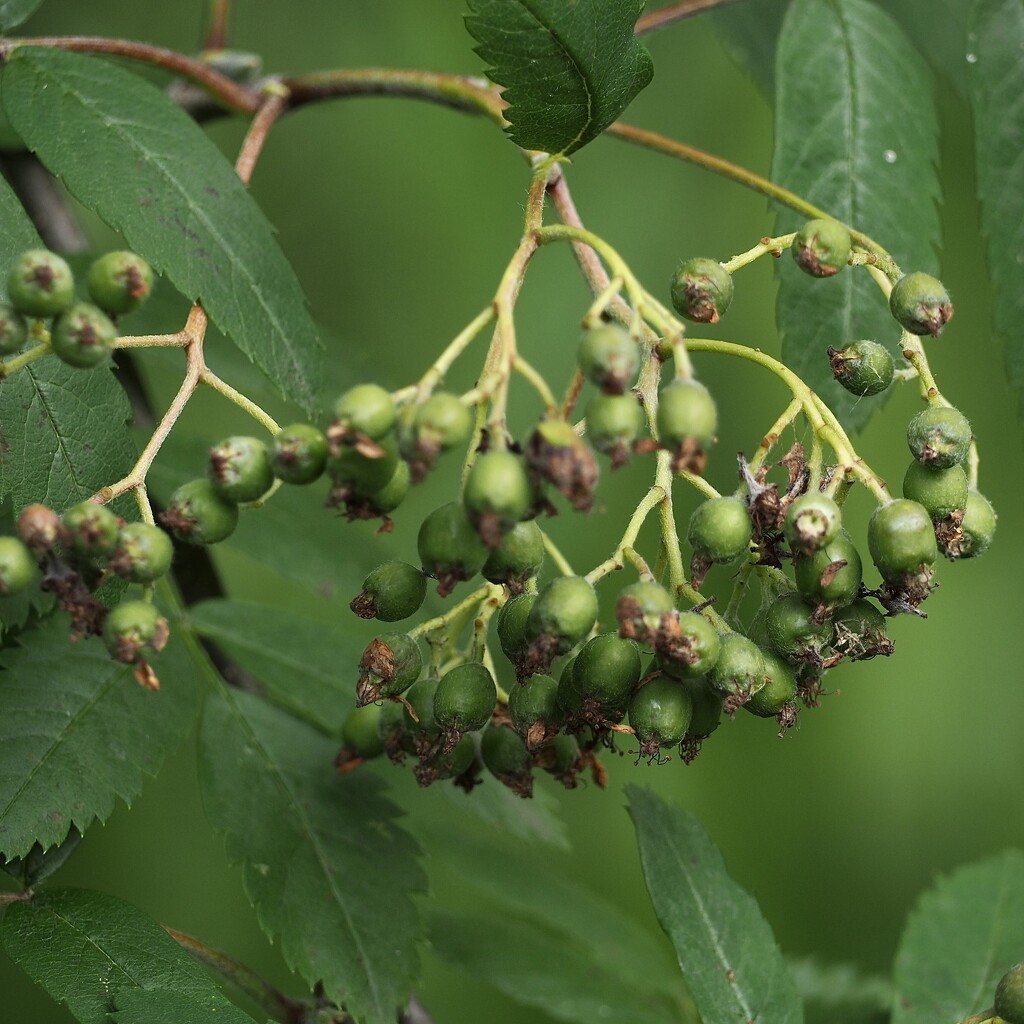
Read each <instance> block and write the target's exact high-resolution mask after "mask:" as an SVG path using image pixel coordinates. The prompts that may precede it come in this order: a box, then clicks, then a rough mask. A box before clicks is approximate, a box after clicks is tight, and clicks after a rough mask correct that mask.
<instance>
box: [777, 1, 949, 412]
mask: <svg viewBox="0 0 1024 1024" xmlns="http://www.w3.org/2000/svg"><path fill="white" fill-rule="evenodd" d="M937 157H938V123H937V120H936V116H935V108H934V101H933V97H932V94H931V88H930V78H929V74H928V71H927V68H926V67H925V65H924V62H923V61H922V60H921V58H920V57H919V56H918V54H917V51H916V50H915V49H914V48H913V46H912V45H911V44H910V43H909V41H908V40H907V39H906V37H905V36H904V35H903V33H902V31H901V30H900V28H899V26H898V25H896V23H895V22H894V21H893V20H892V19H891V18H890V17H889V16H888V15H887V14H885V13H884V12H883V11H881V10H880V9H879V8H878V7H876V6H875V5H874V4H871V3H868V2H866V0H795V2H794V3H793V4H792V6H791V7H790V9H789V11H788V13H787V15H786V20H785V23H784V25H783V30H782V35H781V37H780V39H779V49H778V58H777V61H776V110H775V154H774V158H773V162H772V175H771V176H772V179H773V180H774V181H777V182H778V183H779V184H780V185H784V186H785V187H786V188H788V189H790V190H791V191H793V192H796V193H797V194H798V195H801V196H803V197H804V198H806V199H808V200H810V201H811V202H812V203H814V204H815V205H816V206H818V207H820V208H821V209H823V210H826V211H828V213H829V214H830V215H831V216H833V217H835V218H837V219H838V220H841V221H843V222H844V223H847V224H850V225H852V226H853V227H855V228H857V229H858V230H860V231H863V232H865V233H866V234H868V235H870V236H872V237H873V238H875V239H877V240H878V241H879V243H880V244H882V245H884V246H885V247H886V248H887V249H888V250H889V251H890V252H891V253H892V255H893V256H894V258H895V259H896V261H897V262H898V263H899V264H900V265H901V267H902V268H903V269H904V271H906V272H910V271H914V270H924V271H928V272H931V273H934V272H935V269H936V261H935V252H934V247H935V246H936V245H937V243H938V241H939V218H938V211H937V208H936V199H937V197H938V193H939V186H938V179H937V176H936V173H935V162H936V159H937ZM800 223H801V218H800V217H799V216H798V215H797V214H794V213H792V212H789V211H782V212H780V214H779V217H778V220H777V222H776V228H777V231H778V233H780V234H781V233H784V232H787V231H793V230H795V229H796V228H797V227H798V226H799V225H800ZM778 268H779V277H780V288H779V296H778V305H777V308H776V317H777V321H778V326H779V331H780V333H781V335H782V355H783V359H784V361H785V362H786V363H787V364H788V365H789V366H790V367H792V369H793V370H795V371H796V372H797V373H798V374H799V375H800V376H801V377H803V378H804V380H805V381H807V383H808V384H810V386H811V387H812V388H814V389H815V390H816V391H817V392H818V393H819V394H821V396H822V397H823V398H824V399H825V400H826V402H827V403H828V404H829V405H830V406H831V407H832V409H833V410H835V412H836V413H837V414H838V415H839V416H840V418H841V419H843V420H844V421H845V422H846V423H847V424H849V425H851V426H853V427H859V426H862V425H863V424H864V423H866V422H867V420H868V419H869V418H870V416H871V415H872V413H873V412H874V411H876V410H877V409H878V408H879V407H880V402H879V399H878V398H874V399H856V398H854V396H852V395H850V394H848V393H847V392H846V391H844V390H843V389H842V388H841V387H840V386H839V385H838V384H837V383H836V382H835V380H833V378H832V374H831V371H830V369H829V365H828V358H827V355H826V351H827V349H828V347H829V346H830V345H831V346H833V347H835V348H842V347H843V346H844V345H846V344H848V343H850V342H852V341H856V340H858V339H861V338H871V339H873V340H875V341H879V342H882V343H884V344H886V345H888V346H890V348H892V350H893V352H894V353H896V352H897V351H898V348H897V346H898V344H899V340H900V331H899V328H898V326H897V325H896V323H895V321H894V320H893V319H892V317H891V316H890V315H889V311H888V305H887V303H886V301H885V299H884V297H883V296H882V293H881V291H880V290H879V288H878V286H877V285H876V284H875V283H874V281H873V280H872V278H871V277H870V275H869V274H868V273H867V272H866V271H865V270H863V269H862V268H848V269H845V270H842V271H840V273H839V274H837V275H836V276H835V277H833V278H827V279H824V280H815V279H812V278H810V277H808V276H807V275H805V274H803V273H802V272H801V271H800V270H799V269H798V268H797V266H796V264H795V263H794V262H793V260H791V259H789V258H788V257H785V258H783V259H781V260H779V261H778Z"/></svg>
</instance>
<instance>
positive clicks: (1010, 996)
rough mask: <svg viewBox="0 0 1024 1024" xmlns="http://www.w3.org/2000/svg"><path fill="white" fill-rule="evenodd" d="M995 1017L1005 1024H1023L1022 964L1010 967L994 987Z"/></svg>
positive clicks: (1023, 983) (1023, 979)
mask: <svg viewBox="0 0 1024 1024" xmlns="http://www.w3.org/2000/svg"><path fill="white" fill-rule="evenodd" d="M994 1005H995V1010H996V1016H997V1017H1002V1019H1003V1020H1004V1021H1005V1022H1006V1024H1024V963H1019V964H1017V966H1016V967H1011V968H1010V969H1009V970H1008V971H1007V972H1006V973H1005V974H1004V975H1003V976H1002V977H1001V978H1000V979H999V984H998V986H997V987H996V998H995V1004H994Z"/></svg>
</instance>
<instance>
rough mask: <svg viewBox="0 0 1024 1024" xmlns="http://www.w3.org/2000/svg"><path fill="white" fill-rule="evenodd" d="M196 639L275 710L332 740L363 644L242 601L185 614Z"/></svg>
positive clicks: (207, 604) (348, 703) (346, 633)
mask: <svg viewBox="0 0 1024 1024" xmlns="http://www.w3.org/2000/svg"><path fill="white" fill-rule="evenodd" d="M188 618H189V622H190V623H191V625H192V628H193V629H195V631H196V632H197V633H199V634H200V636H204V637H207V638H208V639H210V640H213V641H215V642H216V643H217V644H218V646H220V647H221V648H223V650H224V651H225V652H226V653H227V654H228V655H230V656H231V657H232V658H233V659H234V660H235V661H237V662H238V663H239V664H240V665H241V666H242V668H244V669H245V670H246V671H247V672H250V673H252V675H254V676H255V677H256V678H257V679H259V681H260V682H261V683H263V685H264V686H265V687H266V692H267V696H268V697H270V699H271V700H273V701H274V703H276V704H280V705H281V706H282V707H284V708H287V709H288V710H289V711H292V712H294V713H295V714H297V715H299V716H301V717H302V718H305V719H306V720H307V721H308V722H310V723H311V724H313V725H315V726H317V727H318V728H320V729H322V730H324V731H326V732H328V733H330V734H332V735H337V734H338V732H339V731H340V729H341V723H342V721H343V720H344V718H345V715H346V714H347V713H348V711H349V709H350V708H351V707H352V703H353V699H354V694H355V682H356V676H357V675H358V670H357V665H358V664H359V657H360V655H361V654H362V650H363V646H364V645H363V643H362V642H361V641H360V640H359V639H357V638H354V637H353V635H352V631H351V630H342V629H337V628H335V629H329V628H326V627H324V626H321V625H319V624H318V623H315V622H311V621H310V620H309V619H308V618H306V617H305V616H302V615H295V614H293V613H292V612H287V611H284V610H282V609H280V608H271V607H270V606H268V605H260V604H251V603H249V602H246V601H203V602H201V603H200V604H196V605H193V606H192V607H191V608H189V610H188Z"/></svg>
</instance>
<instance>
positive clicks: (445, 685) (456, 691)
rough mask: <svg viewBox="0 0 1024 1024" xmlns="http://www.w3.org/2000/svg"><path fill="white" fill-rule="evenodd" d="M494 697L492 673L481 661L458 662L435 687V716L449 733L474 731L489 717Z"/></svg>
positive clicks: (496, 697)
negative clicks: (462, 663) (460, 663)
mask: <svg viewBox="0 0 1024 1024" xmlns="http://www.w3.org/2000/svg"><path fill="white" fill-rule="evenodd" d="M497 699H498V692H497V689H496V688H495V685H494V677H493V676H492V675H491V673H490V672H488V671H487V669H486V668H484V666H483V665H481V664H480V662H478V661H470V662H467V663H466V664H465V665H457V666H456V667H455V668H453V669H451V670H450V671H448V672H446V673H445V674H444V675H443V676H441V680H440V682H438V684H437V689H436V690H435V691H434V720H435V721H436V722H437V724H438V726H439V727H440V728H441V729H443V730H445V731H448V732H450V733H458V734H459V735H461V734H462V733H466V732H475V731H476V730H477V729H482V728H483V727H484V726H485V725H486V724H487V723H488V722H489V721H490V720H491V715H492V714H493V712H494V703H495V701H496V700H497ZM452 745H453V746H454V744H452Z"/></svg>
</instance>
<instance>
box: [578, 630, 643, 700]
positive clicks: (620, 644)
mask: <svg viewBox="0 0 1024 1024" xmlns="http://www.w3.org/2000/svg"><path fill="white" fill-rule="evenodd" d="M640 672H641V665H640V648H639V647H637V645H636V644H635V643H634V642H633V641H632V640H623V639H621V638H620V637H619V635H618V634H617V633H602V634H601V635H600V636H595V637H593V638H591V639H590V640H588V641H587V642H586V643H585V644H584V645H583V647H582V649H581V650H580V653H579V654H577V655H576V660H575V662H574V663H573V682H574V684H575V686H576V687H577V688H578V689H579V691H580V693H582V695H583V697H584V699H585V700H586V701H589V702H592V703H593V704H594V705H596V706H597V708H598V709H600V710H601V711H602V712H620V713H621V712H624V711H625V710H626V705H627V703H628V701H629V696H630V694H631V693H632V692H633V689H634V688H635V686H636V684H637V683H638V682H639V681H640Z"/></svg>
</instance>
